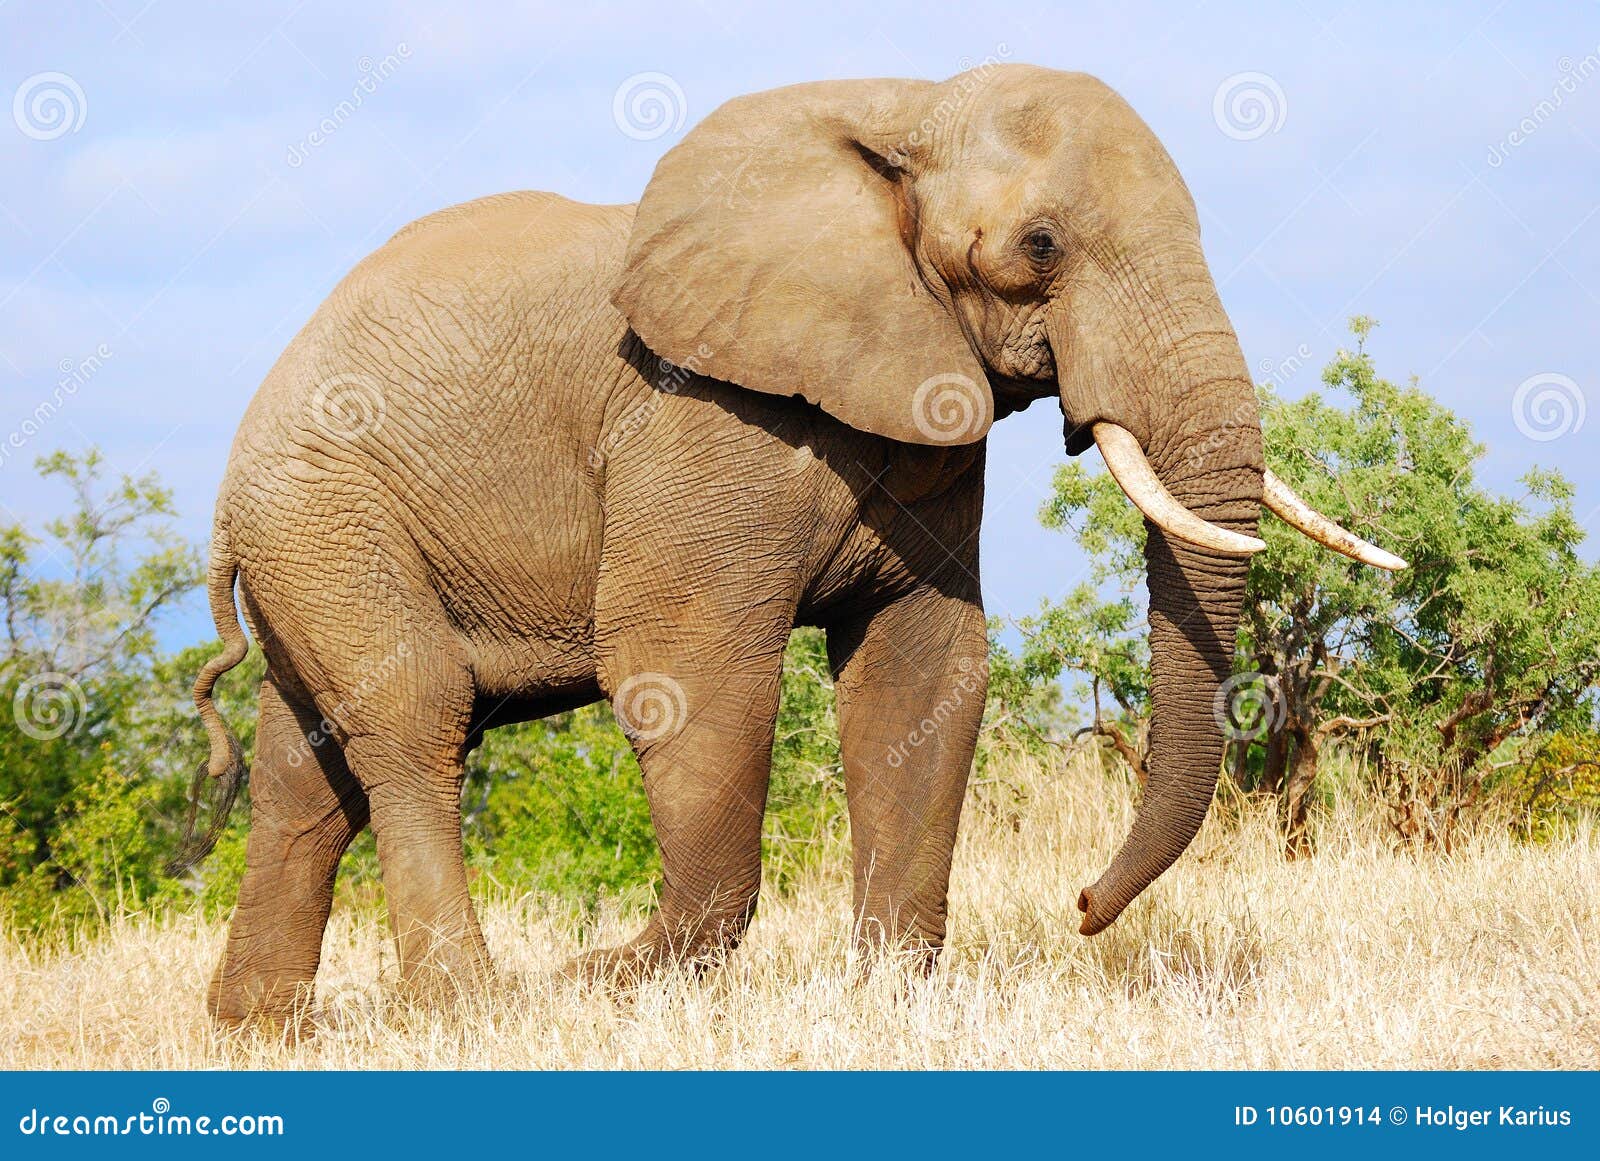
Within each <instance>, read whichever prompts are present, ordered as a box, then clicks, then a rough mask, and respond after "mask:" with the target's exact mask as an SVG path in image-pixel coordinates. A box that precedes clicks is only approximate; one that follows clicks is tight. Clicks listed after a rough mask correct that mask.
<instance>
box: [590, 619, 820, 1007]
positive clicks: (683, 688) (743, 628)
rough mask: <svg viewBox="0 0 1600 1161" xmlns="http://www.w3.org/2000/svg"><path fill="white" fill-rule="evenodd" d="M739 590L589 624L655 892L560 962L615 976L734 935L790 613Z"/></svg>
mask: <svg viewBox="0 0 1600 1161" xmlns="http://www.w3.org/2000/svg"><path fill="white" fill-rule="evenodd" d="M750 603H751V597H750V594H741V595H735V594H728V595H727V603H726V604H724V603H723V601H722V600H721V599H720V598H713V599H712V601H711V603H710V604H700V605H699V606H698V608H693V609H684V610H682V613H683V614H684V615H683V616H682V617H681V619H679V618H674V619H672V620H671V621H670V622H668V623H665V624H664V623H662V622H661V621H659V620H658V619H656V618H654V617H652V616H650V615H649V614H648V613H646V612H645V611H644V610H634V611H630V612H629V613H628V614H627V615H626V616H625V617H623V618H620V619H619V620H617V621H615V622H613V623H611V624H610V625H608V626H606V627H605V628H604V629H602V628H601V627H600V626H597V631H598V632H603V634H604V637H605V640H606V652H605V655H604V660H603V664H602V682H603V688H604V689H605V690H606V692H607V694H608V695H609V696H610V698H611V702H612V708H613V711H614V712H615V714H616V717H617V722H618V724H619V725H620V726H621V727H622V729H623V731H624V732H625V733H627V734H628V736H629V738H630V739H631V740H632V742H633V746H634V751H635V753H636V754H637V755H638V758H639V765H640V768H641V769H642V770H643V773H644V787H645V792H646V794H647V796H648V797H649V800H650V818H651V821H652V822H653V824H654V826H655V831H656V841H657V843H658V844H659V846H660V849H661V870H662V883H661V897H660V904H659V907H658V909H657V910H656V912H655V914H654V915H652V916H651V917H650V920H649V922H648V924H647V925H646V927H645V929H644V931H643V932H642V933H640V934H639V935H638V936H637V937H636V938H634V939H632V940H630V941H629V942H628V943H626V944H624V945H623V946H621V947H617V948H608V949H605V950H601V951H594V952H589V953H587V954H586V955H584V956H581V957H580V958H579V959H577V960H575V961H573V963H572V964H571V965H569V968H568V971H569V973H570V974H575V975H578V976H580V977H582V978H585V979H599V980H606V981H616V982H619V983H623V984H627V983H631V982H634V981H636V980H637V979H638V978H639V977H640V976H641V975H643V974H644V973H646V972H648V971H650V970H651V969H652V968H653V967H655V966H658V965H663V964H690V965H692V966H696V967H698V966H701V965H705V964H709V963H712V962H715V961H716V960H718V959H720V958H721V956H722V955H723V954H725V953H726V952H727V951H730V950H731V949H732V948H733V947H734V946H736V945H737V944H738V942H739V940H740V939H741V938H742V936H743V935H744V931H745V928H746V927H747V926H748V924H749V922H750V917H751V915H752V914H753V912H754V910H755V905H756V895H757V892H758V891H759V889H760V885H761V821H762V815H763V812H764V810H765V807H766V795H767V781H768V777H769V775H770V772H771V762H772V736H773V727H774V723H775V721H776V719H777V711H778V693H779V688H780V685H781V678H782V668H783V648H784V644H785V642H786V641H787V639H788V634H789V629H790V623H791V618H792V615H793V614H792V605H785V604H784V603H783V602H776V606H777V607H774V606H767V607H766V609H765V612H763V611H762V609H763V607H762V606H761V605H759V604H757V605H756V607H755V609H754V610H752V609H751V607H750ZM741 604H742V605H743V606H744V607H743V610H742V615H741V612H740V611H739V609H738V606H739V605H741Z"/></svg>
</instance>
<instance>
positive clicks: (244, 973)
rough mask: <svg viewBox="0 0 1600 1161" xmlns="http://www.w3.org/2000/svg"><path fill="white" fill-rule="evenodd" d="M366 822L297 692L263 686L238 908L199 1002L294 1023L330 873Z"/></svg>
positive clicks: (224, 1012)
mask: <svg viewBox="0 0 1600 1161" xmlns="http://www.w3.org/2000/svg"><path fill="white" fill-rule="evenodd" d="M366 824H367V796H366V795H365V794H363V793H362V791H361V787H360V786H359V785H357V783H356V781H355V779H354V778H353V777H351V775H350V771H349V769H348V768H347V767H346V765H345V761H344V755H343V754H342V753H341V752H340V750H339V747H338V745H337V744H336V743H335V742H334V741H333V740H332V739H331V738H328V737H326V736H325V735H324V734H323V733H322V731H321V726H320V715H319V714H318V713H317V712H316V711H315V710H314V709H313V708H311V705H310V700H309V699H308V698H305V697H304V696H303V695H299V696H297V698H296V700H295V701H294V702H290V701H288V700H286V699H285V697H284V695H283V693H282V692H281V691H280V689H279V687H278V684H277V683H275V682H274V680H273V679H272V678H271V677H268V678H267V680H266V681H264V682H262V684H261V717H260V724H259V726H258V728H257V732H256V758H255V765H254V769H253V770H252V771H251V774H250V840H249V847H248V852H247V854H246V859H245V875H244V882H243V884H242V885H241V886H240V888H239V906H238V908H237V910H236V911H235V912H234V916H233V922H232V923H231V924H230V925H229V928H228V943H227V948H226V950H225V951H224V952H223V956H222V962H221V963H219V964H218V965H217V970H216V973H215V974H214V975H213V976H212V979H211V988H210V992H209V994H208V996H207V1003H208V1006H209V1007H210V1009H211V1013H212V1015H213V1016H214V1017H216V1018H217V1019H218V1020H219V1021H222V1022H223V1023H227V1024H239V1023H242V1022H244V1021H246V1020H249V1019H253V1018H259V1019H264V1020H267V1021H271V1022H276V1023H285V1022H290V1021H292V1020H294V1019H295V1018H296V1017H297V1016H298V1015H300V1014H301V1013H302V1012H303V1011H304V1009H305V1006H306V1005H307V1004H308V1003H309V1001H310V998H311V983H312V979H313V977H314V976H315V975H316V971H317V964H318V962H319V961H320V959H321V955H322V934H323V929H324V928H325V927H326V926H327V922H328V910H329V907H330V906H331V905H332V902H333V882H334V874H335V872H336V871H337V869H338V866H339V859H340V856H342V855H343V854H344V852H345V849H346V848H347V847H348V846H349V845H350V842H351V840H352V839H354V838H355V836H356V835H357V834H359V833H360V831H361V829H362V828H363V827H364V826H366Z"/></svg>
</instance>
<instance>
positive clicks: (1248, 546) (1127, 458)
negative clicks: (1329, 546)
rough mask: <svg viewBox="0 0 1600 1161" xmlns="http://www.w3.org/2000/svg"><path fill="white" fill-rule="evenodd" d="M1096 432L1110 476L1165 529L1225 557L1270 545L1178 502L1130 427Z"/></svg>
mask: <svg viewBox="0 0 1600 1161" xmlns="http://www.w3.org/2000/svg"><path fill="white" fill-rule="evenodd" d="M1093 431H1094V442H1095V444H1096V445H1098V446H1099V448H1100V454H1101V456H1102V457H1104V459H1105V461H1106V467H1107V468H1109V469H1110V470H1111V478H1112V479H1114V480H1116V481H1117V486H1118V487H1120V488H1121V489H1122V490H1123V491H1124V492H1126V493H1127V496H1128V499H1130V500H1132V501H1133V506H1134V507H1135V508H1137V509H1139V511H1141V512H1143V513H1144V515H1145V518H1146V519H1147V520H1149V521H1150V523H1152V524H1154V525H1155V526H1156V527H1158V528H1160V529H1161V530H1162V531H1163V532H1166V533H1167V534H1168V535H1170V536H1176V537H1177V538H1178V539H1179V540H1187V541H1188V542H1189V543H1190V544H1197V545H1199V546H1200V547H1201V548H1209V549H1210V550H1211V551H1212V552H1218V553H1221V554H1222V555H1224V556H1250V555H1251V554H1253V553H1257V552H1260V551H1261V550H1262V549H1263V548H1265V547H1266V546H1267V545H1266V542H1265V541H1263V540H1258V539H1256V538H1255V537H1254V536H1246V535H1244V534H1243V533H1242V532H1231V531H1229V530H1228V529H1226V528H1221V527H1219V526H1217V525H1215V524H1212V523H1211V522H1210V521H1209V520H1203V519H1201V518H1200V517H1199V516H1196V515H1195V514H1194V513H1193V512H1191V511H1189V509H1187V508H1185V507H1184V506H1183V505H1182V504H1180V503H1178V501H1177V499H1176V498H1175V497H1174V496H1173V495H1172V493H1171V492H1169V491H1167V489H1166V488H1165V486H1163V485H1162V483H1161V481H1160V480H1159V479H1157V478H1156V473H1155V469H1154V468H1152V467H1151V466H1150V461H1149V460H1147V459H1146V458H1145V454H1144V449H1143V448H1141V447H1140V446H1139V441H1138V440H1137V439H1135V438H1134V436H1133V433H1132V432H1131V431H1129V430H1128V429H1127V428H1125V427H1118V426H1117V425H1116V424H1114V423H1107V422H1106V421H1105V420H1101V421H1100V422H1098V423H1096V424H1095V425H1094V428H1093ZM1347 535H1348V534H1347Z"/></svg>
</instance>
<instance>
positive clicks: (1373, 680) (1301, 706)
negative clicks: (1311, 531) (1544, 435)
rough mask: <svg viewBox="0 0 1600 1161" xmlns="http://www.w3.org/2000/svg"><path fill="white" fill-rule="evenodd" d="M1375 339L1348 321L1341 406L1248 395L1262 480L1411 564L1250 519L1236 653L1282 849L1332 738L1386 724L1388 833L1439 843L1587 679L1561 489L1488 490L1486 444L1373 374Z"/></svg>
mask: <svg viewBox="0 0 1600 1161" xmlns="http://www.w3.org/2000/svg"><path fill="white" fill-rule="evenodd" d="M1371 326H1372V324H1371V322H1370V320H1366V319H1356V320H1353V330H1354V331H1355V334H1356V337H1357V340H1358V341H1357V346H1356V349H1355V350H1354V351H1340V352H1339V353H1338V355H1337V356H1336V357H1335V359H1334V360H1333V362H1332V363H1331V364H1330V365H1329V366H1328V367H1327V369H1326V370H1325V371H1324V374H1323V381H1324V383H1325V384H1326V385H1327V386H1328V387H1329V388H1331V389H1333V390H1336V391H1339V392H1341V393H1343V394H1344V395H1346V396H1347V397H1348V398H1349V400H1350V405H1349V406H1339V405H1337V404H1335V403H1332V402H1330V401H1329V400H1328V399H1326V398H1325V397H1324V396H1322V395H1321V394H1311V395H1308V396H1307V397H1305V398H1304V399H1300V400H1297V401H1295V402H1292V403H1291V402H1285V401H1282V400H1280V399H1278V398H1277V397H1276V396H1274V395H1272V394H1271V393H1270V392H1263V395H1262V401H1261V402H1262V419H1263V431H1264V435H1265V444H1266V453H1267V458H1268V461H1269V462H1271V463H1272V464H1273V465H1274V470H1276V471H1277V472H1278V473H1279V474H1280V475H1281V476H1283V478H1284V479H1285V480H1287V481H1288V482H1289V484H1290V486H1291V487H1293V488H1295V489H1296V490H1297V491H1298V492H1299V493H1300V494H1301V495H1302V496H1304V497H1305V498H1306V499H1307V501H1308V502H1309V503H1310V504H1311V505H1312V506H1313V507H1316V508H1318V509H1319V510H1320V511H1323V512H1326V513H1327V514H1328V515H1330V516H1332V517H1333V518H1334V519H1335V520H1337V521H1339V522H1340V523H1342V524H1343V525H1344V526H1345V527H1348V528H1350V529H1351V530H1352V531H1355V532H1356V533H1357V534H1359V535H1363V536H1366V537H1368V538H1369V539H1372V540H1374V541H1376V542H1378V543H1381V544H1384V545H1386V546H1389V547H1391V548H1392V549H1393V550H1394V551H1396V552H1398V553H1399V554H1400V555H1402V556H1404V557H1406V558H1407V559H1408V560H1409V562H1410V565H1411V567H1410V568H1408V569H1406V570H1404V571H1402V572H1400V573H1398V574H1386V573H1382V572H1380V571H1378V570H1375V569H1370V568H1366V567H1363V566H1362V565H1359V564H1357V563H1355V562H1353V561H1350V560H1348V559H1347V558H1344V557H1342V556H1338V555H1335V554H1332V553H1329V552H1328V551H1326V550H1325V549H1323V548H1321V547H1320V546H1318V545H1315V544H1313V543H1311V542H1310V541H1308V540H1307V539H1306V538H1305V537H1303V536H1301V535H1300V534H1299V533H1297V532H1295V531H1294V530H1292V529H1290V528H1288V527H1287V526H1285V525H1283V524H1281V523H1280V522H1278V521H1277V520H1276V519H1270V518H1269V519H1265V520H1263V536H1264V538H1265V539H1266V541H1267V544H1268V550H1267V551H1266V552H1264V553H1261V554H1260V555H1259V556H1257V557H1256V558H1255V559H1254V561H1253V562H1252V565H1251V575H1250V587H1249V597H1248V599H1247V602H1246V606H1245V615H1244V618H1243V622H1242V624H1241V628H1240V644H1241V651H1242V653H1243V654H1244V655H1245V656H1246V657H1247V658H1248V659H1249V661H1248V664H1249V666H1250V667H1252V668H1254V669H1255V670H1256V671H1258V672H1259V673H1260V674H1261V675H1263V678H1264V679H1265V681H1266V683H1267V686H1268V689H1269V690H1270V692H1271V695H1272V699H1273V704H1272V707H1271V711H1270V714H1269V721H1268V722H1267V723H1266V724H1267V726H1268V729H1267V730H1266V736H1265V738H1264V747H1263V750H1264V753H1263V755H1262V761H1261V767H1260V776H1259V781H1258V785H1259V786H1260V787H1261V788H1262V789H1264V790H1267V791H1269V792H1274V793H1278V794H1280V795H1281V797H1282V801H1283V811H1284V819H1285V823H1286V827H1287V834H1288V838H1289V842H1290V844H1291V849H1293V850H1299V849H1303V847H1304V842H1305V823H1306V816H1307V810H1308V807H1309V804H1310V802H1311V800H1312V794H1313V790H1314V788H1315V785H1316V777H1317V771H1318V766H1319V755H1320V753H1321V748H1322V745H1323V743H1324V742H1325V741H1326V740H1327V739H1329V738H1332V737H1337V736H1339V735H1341V734H1344V733H1349V732H1352V731H1370V730H1374V729H1377V728H1378V727H1381V732H1380V733H1376V734H1374V735H1373V740H1372V749H1373V753H1374V756H1375V757H1376V758H1377V759H1378V763H1379V769H1380V771H1381V772H1382V773H1383V774H1384V775H1385V777H1386V779H1387V781H1388V786H1387V789H1388V791H1389V793H1390V795H1391V805H1392V806H1393V807H1394V809H1395V812H1396V824H1397V826H1398V827H1399V828H1400V830H1401V832H1402V833H1403V834H1405V835H1406V836H1407V837H1409V838H1417V839H1420V840H1422V841H1425V842H1445V843H1448V841H1449V838H1450V834H1451V831H1452V828H1453V826H1454V823H1455V821H1456V819H1457V817H1458V816H1459V814H1460V812H1461V810H1462V809H1463V808H1464V807H1466V806H1467V805H1469V804H1471V803H1472V802H1474V801H1475V800H1476V799H1477V797H1478V795H1479V793H1480V791H1481V789H1482V787H1483V785H1484V782H1485V778H1486V777H1487V776H1488V775H1489V774H1490V772H1491V766H1490V764H1489V762H1488V761H1487V760H1488V759H1489V757H1490V755H1491V754H1492V753H1494V752H1495V751H1496V750H1497V749H1498V748H1500V747H1501V745H1502V744H1503V743H1506V742H1508V740H1511V739H1513V736H1515V737H1516V739H1518V740H1526V739H1528V738H1532V737H1536V736H1538V735H1539V734H1541V733H1542V732H1544V731H1547V730H1550V729H1554V728H1560V727H1572V726H1582V725H1585V724H1587V723H1588V721H1589V720H1590V717H1591V713H1590V708H1589V706H1588V704H1587V699H1588V697H1589V695H1590V693H1591V691H1592V689H1593V687H1594V682H1595V679H1596V676H1597V674H1600V573H1597V570H1596V569H1595V568H1594V567H1593V566H1591V565H1588V564H1586V563H1584V562H1583V561H1582V560H1581V558H1580V557H1579V556H1578V554H1577V551H1576V550H1577V546H1578V544H1579V543H1580V541H1581V540H1582V537H1583V532H1582V530H1581V529H1580V528H1579V526H1578V524H1577V521H1576V520H1575V518H1574V516H1573V512H1572V503H1571V501H1572V488H1571V486H1570V485H1569V484H1567V482H1566V481H1565V480H1563V479H1562V478H1561V477H1560V476H1558V475H1556V474H1554V473H1550V472H1542V471H1534V472H1531V473H1529V474H1528V475H1527V476H1526V477H1524V479H1523V481H1522V483H1523V487H1524V489H1525V492H1524V494H1523V495H1521V496H1519V497H1514V498H1512V497H1501V496H1495V495H1492V494H1491V493H1489V492H1488V491H1486V490H1485V489H1484V488H1482V487H1481V486H1480V485H1479V484H1478V482H1477V481H1476V479H1475V475H1474V470H1475V468H1476V465H1477V464H1478V463H1479V462H1480V461H1481V459H1482V457H1483V454H1484V451H1483V448H1482V446H1481V445H1480V444H1478V443H1476V442H1475V441H1474V440H1473V439H1472V435H1471V432H1470V430H1469V429H1468V428H1467V426H1466V424H1464V423H1463V422H1462V421H1461V420H1460V419H1458V418H1457V417H1456V416H1455V415H1454V414H1452V413H1451V412H1450V411H1449V410H1448V409H1446V408H1445V407H1443V406H1441V405H1440V404H1439V403H1438V402H1437V401H1436V400H1434V399H1432V398H1431V397H1429V396H1428V395H1427V394H1426V393H1424V392H1423V391H1422V390H1421V389H1420V388H1419V387H1418V386H1417V385H1416V384H1415V383H1413V384H1411V385H1409V386H1406V387H1398V386H1396V385H1395V384H1393V383H1391V382H1389V381H1387V380H1385V379H1382V378H1380V377H1379V376H1378V375H1377V374H1376V372H1375V369H1374V367H1373V363H1372V359H1371V357H1370V356H1369V355H1368V354H1367V353H1366V352H1365V350H1364V339H1365V337H1366V335H1367V333H1368V331H1369V330H1370V328H1371ZM1246 740H1248V739H1246Z"/></svg>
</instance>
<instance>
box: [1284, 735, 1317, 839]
mask: <svg viewBox="0 0 1600 1161" xmlns="http://www.w3.org/2000/svg"><path fill="white" fill-rule="evenodd" d="M1283 732H1284V734H1285V735H1291V734H1292V735H1293V739H1294V745H1293V747H1292V749H1291V750H1290V753H1289V777H1288V781H1286V782H1285V783H1284V786H1283V806H1284V834H1285V846H1284V854H1285V856H1286V857H1288V858H1291V859H1294V858H1299V857H1300V856H1302V855H1308V854H1310V853H1311V840H1310V838H1309V836H1308V835H1307V834H1306V814H1307V812H1308V811H1309V810H1310V807H1311V787H1312V784H1313V783H1314V782H1315V781H1316V778H1317V757H1318V751H1317V731H1316V730H1315V729H1313V728H1311V727H1310V726H1309V725H1308V724H1307V723H1305V722H1301V721H1296V722H1294V723H1293V724H1292V725H1290V726H1289V728H1288V729H1286V730H1284V731H1283Z"/></svg>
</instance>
